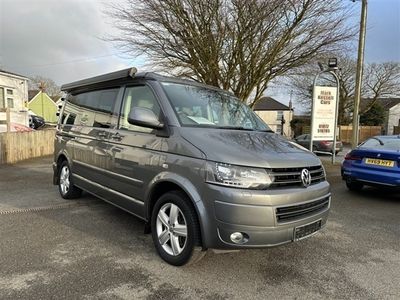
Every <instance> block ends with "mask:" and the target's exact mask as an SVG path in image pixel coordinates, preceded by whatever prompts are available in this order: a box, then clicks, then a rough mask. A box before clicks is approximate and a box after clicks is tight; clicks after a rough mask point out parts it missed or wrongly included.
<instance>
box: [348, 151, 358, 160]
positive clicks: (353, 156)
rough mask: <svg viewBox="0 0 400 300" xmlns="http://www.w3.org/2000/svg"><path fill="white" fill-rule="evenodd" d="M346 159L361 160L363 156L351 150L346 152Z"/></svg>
mask: <svg viewBox="0 0 400 300" xmlns="http://www.w3.org/2000/svg"><path fill="white" fill-rule="evenodd" d="M344 159H345V160H361V159H362V158H361V157H360V156H357V155H354V153H352V152H349V153H347V154H346V156H345V157H344Z"/></svg>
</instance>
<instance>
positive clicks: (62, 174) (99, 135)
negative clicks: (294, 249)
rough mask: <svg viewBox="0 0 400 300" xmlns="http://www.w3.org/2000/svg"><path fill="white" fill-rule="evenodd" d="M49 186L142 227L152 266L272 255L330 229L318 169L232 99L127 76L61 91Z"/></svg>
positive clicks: (186, 84) (183, 84)
mask: <svg viewBox="0 0 400 300" xmlns="http://www.w3.org/2000/svg"><path fill="white" fill-rule="evenodd" d="M62 90H63V91H65V92H66V93H67V97H66V99H65V104H64V105H63V107H62V109H61V112H60V121H59V124H58V128H57V133H56V137H55V154H54V165H53V166H54V184H58V186H59V191H60V194H61V196H62V197H63V198H76V197H78V196H80V194H81V191H82V190H85V191H88V192H90V193H92V194H94V195H96V196H97V197H99V198H101V199H104V200H105V201H107V202H110V203H111V204H113V205H115V206H118V207H120V208H122V209H124V210H126V211H128V212H130V213H132V214H133V215H135V216H137V217H139V218H141V219H143V220H144V222H145V224H146V228H148V231H151V233H152V237H153V240H154V244H155V247H156V249H157V251H158V253H159V255H160V256H161V257H162V258H163V259H164V260H165V261H167V262H168V263H170V264H173V265H183V264H185V263H186V262H188V260H189V259H191V257H192V254H193V252H194V249H195V248H196V249H201V250H203V251H205V250H206V249H208V248H215V249H243V248H257V247H270V246H276V245H281V244H284V243H288V242H292V241H296V240H300V239H302V238H305V237H308V236H310V235H312V234H314V233H315V232H317V231H318V230H319V229H321V228H322V227H323V226H324V224H325V223H326V220H327V217H328V211H329V207H330V192H329V190H330V189H329V184H328V182H327V181H326V179H325V171H324V169H323V167H322V165H321V162H320V160H319V159H318V158H317V157H316V156H315V155H314V154H312V153H311V152H309V151H307V150H305V149H304V148H302V147H301V146H298V145H297V144H295V143H292V142H290V141H288V140H286V139H285V138H283V137H281V136H280V135H277V134H275V133H274V132H272V131H271V130H270V129H269V127H268V125H266V124H265V123H264V122H263V121H262V120H261V119H259V118H258V117H257V115H256V114H255V113H253V111H252V110H251V109H250V108H249V107H247V106H246V105H244V104H243V103H242V102H240V101H238V100H237V99H236V98H235V97H234V96H233V95H232V94H230V93H229V92H227V91H223V90H220V89H218V88H215V87H211V86H207V85H204V84H199V83H196V82H193V81H187V80H181V79H176V78H169V77H163V76H160V75H157V74H154V73H137V72H136V69H135V68H132V69H128V70H122V71H118V72H114V73H110V74H105V75H102V76H98V77H94V78H90V79H85V80H81V81H78V82H74V83H71V84H66V85H64V86H63V87H62Z"/></svg>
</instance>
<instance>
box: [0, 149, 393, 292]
mask: <svg viewBox="0 0 400 300" xmlns="http://www.w3.org/2000/svg"><path fill="white" fill-rule="evenodd" d="M325 164H327V165H328V167H327V168H326V169H327V173H328V180H329V182H330V183H331V185H332V193H333V199H332V209H331V214H330V218H329V221H328V224H327V226H326V227H325V228H324V229H323V230H322V231H321V232H320V233H318V234H316V235H315V236H313V237H311V238H309V239H306V240H303V241H300V242H297V243H291V244H287V245H285V246H281V247H276V248H270V249H257V250H245V251H240V252H234V253H225V254H216V253H213V252H211V251H208V253H207V254H206V256H205V257H204V258H203V259H202V260H201V261H200V262H198V263H197V264H194V265H190V266H185V267H181V268H177V267H173V266H170V265H167V264H166V263H164V262H163V261H162V260H161V259H160V258H159V257H158V255H157V254H156V251H155V249H154V246H153V243H152V240H151V236H150V235H144V234H143V228H144V226H143V223H142V222H141V221H140V220H138V219H137V218H135V217H133V216H131V215H129V214H128V213H125V212H124V211H121V210H119V209H117V208H115V207H113V206H112V205H109V204H107V203H105V202H103V201H101V200H99V199H97V198H95V197H93V196H90V195H88V194H86V195H84V197H82V198H81V199H80V200H77V201H76V200H72V201H71V200H63V199H62V198H61V197H60V196H59V195H58V190H57V187H56V186H53V185H52V170H51V158H48V157H46V158H39V159H34V160H29V161H25V162H22V163H18V164H15V165H7V166H0V270H1V272H0V299H278V298H279V299H322V298H323V299H400V285H399V282H400V220H399V215H400V194H399V193H394V192H392V191H382V190H377V189H373V188H366V189H365V190H363V191H361V192H360V193H351V192H349V191H347V190H346V188H345V186H344V184H343V182H342V181H341V179H340V175H339V166H338V165H330V164H329V163H325Z"/></svg>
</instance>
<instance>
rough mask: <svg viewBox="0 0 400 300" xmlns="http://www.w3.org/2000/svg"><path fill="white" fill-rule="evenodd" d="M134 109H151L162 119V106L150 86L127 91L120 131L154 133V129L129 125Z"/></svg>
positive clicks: (130, 88)
mask: <svg viewBox="0 0 400 300" xmlns="http://www.w3.org/2000/svg"><path fill="white" fill-rule="evenodd" d="M133 107H142V108H148V109H151V110H152V111H153V112H154V113H155V115H156V116H157V117H158V118H160V112H161V109H160V106H159V104H158V102H157V99H156V97H155V96H154V94H153V92H152V91H151V89H150V88H149V87H148V86H145V85H143V86H132V87H128V88H126V90H125V96H124V102H123V106H122V111H121V117H120V122H119V123H120V129H126V130H132V131H140V132H152V131H153V129H151V128H146V127H142V126H136V125H132V124H129V122H128V116H129V113H130V111H131V109H132V108H133Z"/></svg>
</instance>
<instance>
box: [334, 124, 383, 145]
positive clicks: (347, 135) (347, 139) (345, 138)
mask: <svg viewBox="0 0 400 300" xmlns="http://www.w3.org/2000/svg"><path fill="white" fill-rule="evenodd" d="M381 133H382V127H381V126H360V127H359V136H358V137H359V138H358V140H359V142H360V143H361V142H363V141H365V140H366V139H368V138H370V137H371V136H375V135H380V134H381ZM352 136H353V127H352V126H340V134H339V138H340V140H341V141H342V142H344V143H351V140H352Z"/></svg>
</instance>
